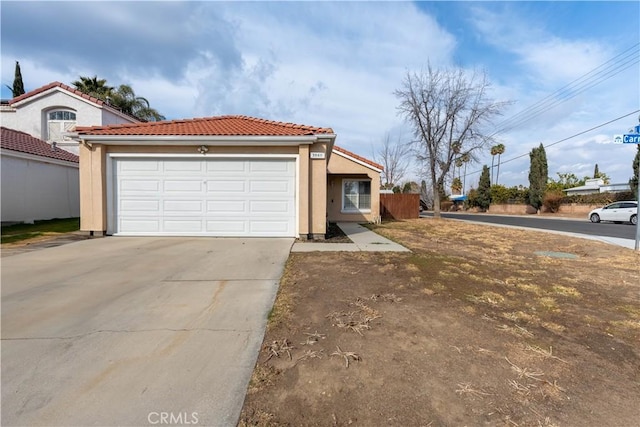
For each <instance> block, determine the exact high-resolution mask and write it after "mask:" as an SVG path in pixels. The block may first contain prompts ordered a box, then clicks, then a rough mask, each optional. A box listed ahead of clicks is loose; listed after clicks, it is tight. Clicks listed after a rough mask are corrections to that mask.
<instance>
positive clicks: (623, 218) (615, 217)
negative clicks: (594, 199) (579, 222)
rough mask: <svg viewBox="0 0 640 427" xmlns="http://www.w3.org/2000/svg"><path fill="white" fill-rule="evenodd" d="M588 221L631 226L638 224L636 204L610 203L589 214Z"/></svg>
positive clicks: (626, 202)
mask: <svg viewBox="0 0 640 427" xmlns="http://www.w3.org/2000/svg"><path fill="white" fill-rule="evenodd" d="M589 220H590V221H591V222H600V221H613V222H618V223H621V222H630V223H631V224H633V225H637V224H638V202H635V201H632V200H631V201H622V202H614V203H610V204H608V205H606V206H603V207H601V208H598V209H594V210H592V211H591V212H589Z"/></svg>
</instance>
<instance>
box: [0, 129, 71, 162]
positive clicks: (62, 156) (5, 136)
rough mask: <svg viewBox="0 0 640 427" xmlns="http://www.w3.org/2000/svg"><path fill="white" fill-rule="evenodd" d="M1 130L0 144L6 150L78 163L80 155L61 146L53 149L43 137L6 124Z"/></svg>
mask: <svg viewBox="0 0 640 427" xmlns="http://www.w3.org/2000/svg"><path fill="white" fill-rule="evenodd" d="M0 130H1V132H0V146H1V147H2V148H3V149H5V150H11V151H19V152H21V153H27V154H33V155H35V156H41V157H49V158H51V159H58V160H65V161H67V162H73V163H78V156H76V155H75V154H73V153H70V152H68V151H65V150H62V149H60V148H57V149H56V150H55V151H53V150H52V146H51V145H49V144H48V143H46V142H45V141H43V140H41V139H38V138H34V137H33V136H31V135H29V134H26V133H24V132H20V131H17V130H14V129H9V128H6V127H4V126H2V128H0Z"/></svg>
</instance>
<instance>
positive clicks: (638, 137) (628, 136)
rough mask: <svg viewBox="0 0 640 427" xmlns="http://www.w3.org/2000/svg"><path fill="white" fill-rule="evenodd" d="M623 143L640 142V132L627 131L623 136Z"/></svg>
mask: <svg viewBox="0 0 640 427" xmlns="http://www.w3.org/2000/svg"><path fill="white" fill-rule="evenodd" d="M622 143H623V144H640V133H625V134H624V135H623V136H622Z"/></svg>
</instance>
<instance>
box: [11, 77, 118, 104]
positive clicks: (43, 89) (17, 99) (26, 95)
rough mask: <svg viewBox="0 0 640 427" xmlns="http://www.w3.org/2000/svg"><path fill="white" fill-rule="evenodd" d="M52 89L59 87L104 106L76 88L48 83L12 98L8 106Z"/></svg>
mask: <svg viewBox="0 0 640 427" xmlns="http://www.w3.org/2000/svg"><path fill="white" fill-rule="evenodd" d="M54 87H60V88H62V89H64V90H66V91H69V92H71V93H73V94H75V95H78V96H80V97H82V98H84V99H86V100H89V101H91V102H93V103H94V104H98V105H106V102H104V101H103V100H102V99H98V98H95V97H93V96H89V95H87V94H86V93H82V92H80V91H79V90H78V89H76V88H73V87H71V86H67V85H66V84H64V83H60V82H53V83H49V84H48V85H45V86H42V87H39V88H38V89H34V90H32V91H30V92H27V93H23V94H22V95H20V96H16V97H15V98H13V99H11V100H10V101H9V105H11V104H15V103H16V102H20V101H22V100H23V99H27V98H31V97H32V96H34V95H37V94H39V93H42V92H46V91H48V90H49V89H53V88H54Z"/></svg>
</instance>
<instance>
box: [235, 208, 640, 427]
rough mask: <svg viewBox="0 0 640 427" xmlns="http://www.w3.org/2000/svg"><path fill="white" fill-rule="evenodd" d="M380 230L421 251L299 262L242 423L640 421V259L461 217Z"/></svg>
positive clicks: (286, 279) (289, 274)
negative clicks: (555, 254)
mask: <svg viewBox="0 0 640 427" xmlns="http://www.w3.org/2000/svg"><path fill="white" fill-rule="evenodd" d="M376 231H377V232H379V233H380V234H382V235H384V236H386V237H389V238H391V239H393V240H396V241H398V242H400V243H402V244H404V245H405V246H407V247H409V248H410V249H411V250H412V251H413V252H412V253H408V254H405V253H395V254H392V253H360V252H358V253H306V254H292V255H291V258H290V260H289V263H288V265H287V268H286V273H285V275H284V276H283V280H282V282H281V288H280V292H279V296H278V299H277V302H276V306H275V308H274V311H273V313H274V314H273V316H272V318H271V320H270V323H269V327H268V330H267V334H266V337H265V340H264V348H263V352H262V353H261V354H260V357H259V359H258V363H257V365H256V369H255V372H254V376H253V379H252V381H251V384H250V387H249V391H248V394H247V397H246V400H245V405H244V408H243V413H242V416H241V420H240V425H263V426H267V425H268V426H272V425H291V426H300V425H323V426H326V425H362V426H372V425H375V426H378V425H381V426H382V425H384V426H391V425H395V426H414V425H415V426H422V425H423V426H429V425H430V426H437V425H505V426H507V425H508V426H604V425H607V426H631V425H638V420H639V419H640V405H638V402H640V254H638V253H636V252H634V251H632V250H629V249H624V248H619V247H616V246H611V245H606V244H603V243H598V242H594V241H591V240H583V239H575V238H568V237H566V236H558V235H553V234H548V233H539V232H534V231H522V230H515V229H505V228H496V227H490V226H483V225H471V224H465V223H462V222H455V221H447V220H435V219H420V220H413V221H405V222H393V223H386V224H382V225H380V226H378V227H377V228H376ZM536 251H556V252H567V253H571V254H574V255H577V256H578V257H577V258H576V259H564V258H562V259H560V258H549V257H545V256H538V255H536V254H535V252H536ZM282 343H286V345H285V346H284V347H282ZM289 347H292V348H291V349H289ZM282 348H285V349H287V350H286V351H285V350H282ZM274 349H276V350H275V351H274ZM274 353H278V354H277V355H276V354H274Z"/></svg>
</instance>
